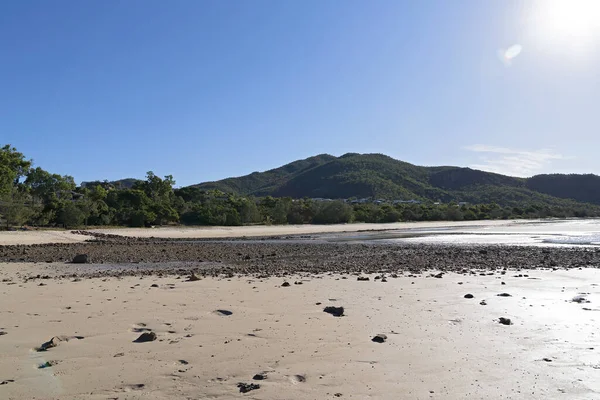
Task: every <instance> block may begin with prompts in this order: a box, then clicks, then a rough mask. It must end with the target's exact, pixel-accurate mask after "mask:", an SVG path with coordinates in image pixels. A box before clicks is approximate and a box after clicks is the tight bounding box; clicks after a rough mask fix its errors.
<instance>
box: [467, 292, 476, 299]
mask: <svg viewBox="0 0 600 400" xmlns="http://www.w3.org/2000/svg"><path fill="white" fill-rule="evenodd" d="M464 297H465V299H472V298H473V297H475V296H473V295H472V294H471V293H467V294H465V296H464Z"/></svg>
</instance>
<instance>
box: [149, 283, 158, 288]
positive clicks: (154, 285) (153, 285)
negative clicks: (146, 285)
mask: <svg viewBox="0 0 600 400" xmlns="http://www.w3.org/2000/svg"><path fill="white" fill-rule="evenodd" d="M150 287H151V288H152V287H158V285H157V284H156V283H153V284H152V285H150Z"/></svg>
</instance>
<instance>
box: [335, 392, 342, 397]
mask: <svg viewBox="0 0 600 400" xmlns="http://www.w3.org/2000/svg"><path fill="white" fill-rule="evenodd" d="M334 396H335V397H342V396H343V394H341V393H336V394H334Z"/></svg>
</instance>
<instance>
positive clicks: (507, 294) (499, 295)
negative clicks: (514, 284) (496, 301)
mask: <svg viewBox="0 0 600 400" xmlns="http://www.w3.org/2000/svg"><path fill="white" fill-rule="evenodd" d="M496 296H498V297H512V295H511V294H509V293H500V294H497V295H496Z"/></svg>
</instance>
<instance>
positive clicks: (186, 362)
mask: <svg viewBox="0 0 600 400" xmlns="http://www.w3.org/2000/svg"><path fill="white" fill-rule="evenodd" d="M179 364H182V365H188V364H189V362H188V361H186V360H179Z"/></svg>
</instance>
